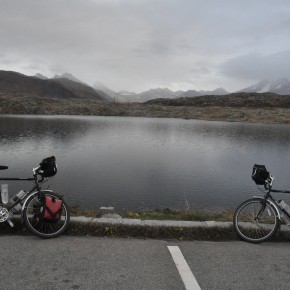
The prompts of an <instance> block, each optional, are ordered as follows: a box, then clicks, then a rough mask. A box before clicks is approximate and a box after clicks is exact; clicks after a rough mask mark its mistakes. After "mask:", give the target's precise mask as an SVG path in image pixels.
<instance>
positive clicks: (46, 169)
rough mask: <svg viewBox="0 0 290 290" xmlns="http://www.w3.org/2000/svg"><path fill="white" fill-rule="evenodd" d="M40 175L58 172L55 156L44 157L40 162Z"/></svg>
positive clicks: (52, 174) (51, 174)
mask: <svg viewBox="0 0 290 290" xmlns="http://www.w3.org/2000/svg"><path fill="white" fill-rule="evenodd" d="M39 165H40V171H39V173H40V175H41V176H43V177H51V176H54V175H55V174H56V173H57V166H56V160H55V157H54V156H51V157H47V158H44V159H43V160H42V161H41V162H40V163H39Z"/></svg>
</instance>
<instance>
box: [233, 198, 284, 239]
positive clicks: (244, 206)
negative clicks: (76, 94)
mask: <svg viewBox="0 0 290 290" xmlns="http://www.w3.org/2000/svg"><path fill="white" fill-rule="evenodd" d="M233 223H234V229H235V231H236V233H237V235H238V236H239V237H240V238H241V239H242V240H244V241H247V242H250V243H261V242H265V241H267V240H268V239H270V238H271V237H272V236H273V235H274V234H275V233H276V231H277V230H278V227H279V223H280V221H279V218H278V212H277V210H276V209H275V208H274V207H273V206H272V205H271V204H270V203H268V202H265V200H263V199H259V198H251V199H248V200H246V201H244V202H243V203H241V204H240V205H239V206H238V208H237V209H236V211H235V213H234V220H233Z"/></svg>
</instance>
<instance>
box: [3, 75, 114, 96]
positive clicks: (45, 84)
mask: <svg viewBox="0 0 290 290" xmlns="http://www.w3.org/2000/svg"><path fill="white" fill-rule="evenodd" d="M0 94H1V95H6V96H9V95H11V96H16V95H28V96H38V97H45V98H61V99H69V98H81V99H96V100H101V101H108V100H110V97H108V96H107V95H106V94H104V93H103V92H97V91H95V90H94V89H93V88H91V87H89V86H86V85H84V84H81V83H77V82H74V81H71V80H69V79H66V78H57V79H41V78H39V77H35V76H34V77H30V76H26V75H23V74H20V73H16V72H11V71H0Z"/></svg>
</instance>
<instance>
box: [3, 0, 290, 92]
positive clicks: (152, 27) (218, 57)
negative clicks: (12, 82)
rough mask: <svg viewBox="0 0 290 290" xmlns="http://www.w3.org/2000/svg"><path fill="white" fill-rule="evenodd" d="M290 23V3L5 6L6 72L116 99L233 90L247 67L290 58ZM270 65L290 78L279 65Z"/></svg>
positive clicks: (122, 0)
mask: <svg viewBox="0 0 290 290" xmlns="http://www.w3.org/2000/svg"><path fill="white" fill-rule="evenodd" d="M289 15H290V3H289V1H288V0H287V1H286V0H285V1H284V0H277V1H275V2H274V1H272V0H271V1H269V0H256V1H252V0H244V1H232V0H220V1H208V0H86V1H82V0H49V1H44V0H37V1H36V0H22V1H18V0H3V1H0V39H1V41H0V51H1V55H0V68H2V69H3V68H4V69H16V70H17V69H19V70H21V71H20V72H23V73H26V74H35V73H36V72H40V73H42V74H46V75H48V76H49V75H54V74H61V73H64V72H65V71H68V72H70V73H72V74H74V75H75V76H77V77H78V78H79V79H82V80H83V81H84V82H87V83H89V84H93V83H95V82H96V81H101V82H104V83H105V84H107V85H108V86H110V87H111V88H112V89H115V90H121V89H129V90H145V89H149V88H150V87H153V86H154V85H156V84H159V85H162V84H163V85H164V86H165V85H166V86H170V84H171V83H172V84H173V83H174V84H175V85H176V86H178V83H180V84H187V85H188V89H189V88H192V89H194V88H197V86H199V84H198V83H197V82H199V83H200V84H202V85H203V86H208V87H202V88H201V89H214V88H215V86H216V85H217V86H221V85H223V86H225V87H227V86H228V85H229V84H231V82H232V80H233V78H232V76H233V75H235V76H236V78H238V77H241V78H244V77H246V76H247V74H246V70H247V69H246V63H247V62H248V63H251V62H252V63H257V66H258V67H264V69H265V70H266V68H267V69H268V68H269V66H270V64H271V62H270V58H269V57H266V56H263V55H271V54H273V52H275V51H278V50H281V48H285V50H287V49H290V38H289V35H290V26H289V18H290V17H289ZM254 52H255V53H256V54H254ZM242 54H243V55H244V56H243V57H237V55H242ZM243 61H244V63H243ZM220 64H223V65H222V67H221V68H220V67H219V65H220ZM243 65H244V67H243ZM272 66H273V67H275V68H276V69H275V70H273V75H274V71H275V73H279V74H280V73H281V72H285V73H286V72H287V69H286V68H285V63H283V62H282V61H281V57H278V56H277V57H276V58H275V57H274V58H273V57H272ZM36 70H39V71H36ZM255 70H256V73H254V71H255ZM241 71H244V73H241ZM261 71H263V70H262V69H261ZM217 72H222V73H220V74H219V75H217ZM258 75H259V74H258V68H253V71H252V72H251V73H250V74H248V76H249V77H254V76H257V77H258ZM288 75H289V74H288ZM236 83H237V84H238V81H237V82H236ZM199 88H200V86H199Z"/></svg>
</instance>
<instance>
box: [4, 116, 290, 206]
mask: <svg viewBox="0 0 290 290" xmlns="http://www.w3.org/2000/svg"><path fill="white" fill-rule="evenodd" d="M0 135H1V140H0V145H1V146H0V164H1V165H8V166H9V169H8V170H6V171H1V172H0V173H1V176H3V177H4V176H10V177H28V176H30V175H31V168H32V167H35V166H37V165H38V163H39V162H40V161H41V159H42V158H43V157H46V156H49V155H55V156H56V158H57V163H58V168H59V171H58V174H57V175H56V176H55V177H54V178H53V179H52V180H51V181H50V182H49V183H47V184H46V186H45V187H50V186H51V185H53V186H52V188H53V189H54V190H55V191H58V192H60V193H62V194H65V196H66V197H67V199H68V201H69V202H70V203H78V204H80V205H81V206H82V207H83V208H88V209H97V208H99V207H100V206H104V205H111V206H115V207H116V208H117V209H119V210H120V209H125V210H130V209H155V208H160V207H171V208H173V207H174V208H186V204H187V203H188V204H189V206H197V207H200V208H214V209H217V208H225V207H226V208H234V207H235V206H237V204H238V203H239V202H240V201H242V200H243V199H246V198H248V197H251V196H252V195H257V194H259V191H258V190H257V187H256V186H255V184H254V183H253V182H252V180H251V178H250V175H251V170H252V165H253V164H254V163H260V164H266V166H267V168H268V170H270V171H271V173H272V174H273V175H274V176H276V180H275V184H276V187H278V188H288V189H289V190H290V162H289V161H290V146H289V145H290V126H289V125H257V124H241V123H225V122H206V121H195V120H177V119H145V118H120V117H116V118H114V117H64V116H60V117H55V116H50V117H35V116H1V117H0ZM20 187H24V188H28V187H29V183H27V182H26V183H23V182H20V183H19V182H18V183H15V182H14V183H11V182H10V183H9V189H10V192H12V191H14V190H16V189H19V188H20ZM279 197H281V196H279ZM284 197H285V194H284V195H283V198H284ZM284 199H285V200H286V201H287V202H290V199H289V198H287V195H286V197H285V198H284Z"/></svg>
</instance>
